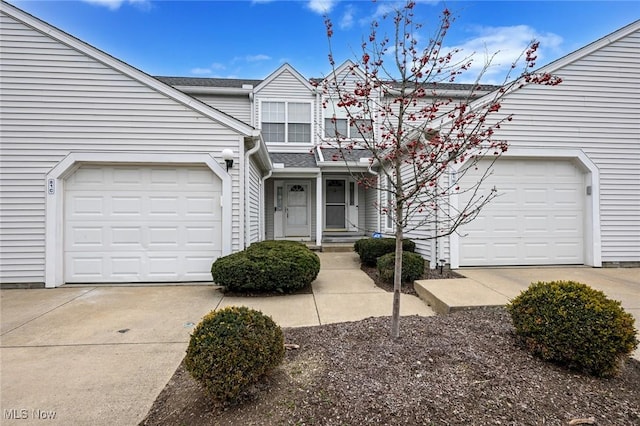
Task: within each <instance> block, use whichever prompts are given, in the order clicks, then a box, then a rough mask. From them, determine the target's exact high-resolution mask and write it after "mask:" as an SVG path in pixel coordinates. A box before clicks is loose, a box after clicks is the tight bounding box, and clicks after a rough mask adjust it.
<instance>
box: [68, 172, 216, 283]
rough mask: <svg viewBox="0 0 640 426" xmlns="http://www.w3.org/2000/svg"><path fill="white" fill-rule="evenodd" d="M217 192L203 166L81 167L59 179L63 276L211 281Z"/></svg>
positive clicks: (71, 280) (75, 279)
mask: <svg viewBox="0 0 640 426" xmlns="http://www.w3.org/2000/svg"><path fill="white" fill-rule="evenodd" d="M221 195H222V185H221V181H220V179H219V178H218V177H217V176H215V175H214V174H213V173H212V172H211V171H210V170H209V169H208V168H206V167H196V166H190V167H185V166H176V167H169V166H166V167H165V166H100V165H90V166H89V165H87V166H83V167H81V168H79V169H78V170H77V171H76V172H75V173H74V174H73V175H72V176H71V177H70V178H69V179H68V180H67V181H66V184H65V200H64V209H65V213H64V217H65V224H64V230H65V231H64V241H65V242H64V251H65V252H64V271H65V273H64V275H65V282H67V283H78V282H81V283H88V282H90V283H99V282H169V281H205V280H206V281H210V280H211V274H210V272H209V271H210V268H211V263H212V262H213V260H214V259H216V258H217V257H219V256H220V255H221V235H222V234H221V226H222V221H221V216H222V210H221V206H220V197H221Z"/></svg>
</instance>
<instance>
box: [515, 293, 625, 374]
mask: <svg viewBox="0 0 640 426" xmlns="http://www.w3.org/2000/svg"><path fill="white" fill-rule="evenodd" d="M507 309H508V311H509V313H510V314H511V318H512V320H513V325H514V327H515V330H516V334H517V335H518V336H519V339H520V341H521V343H522V344H523V345H524V347H525V348H527V349H528V350H530V351H531V352H532V353H533V354H535V355H537V356H539V357H540V358H542V359H544V360H547V361H553V362H556V363H558V364H561V365H565V366H567V367H569V368H572V369H576V370H580V371H583V372H586V373H589V374H592V375H594V376H600V377H606V376H612V375H615V374H616V373H617V372H618V371H619V368H620V366H621V364H622V361H623V360H624V359H626V358H627V356H628V355H629V354H630V353H631V352H633V350H634V349H635V348H636V347H637V346H638V340H637V338H636V330H635V328H634V326H633V321H634V320H633V317H632V316H631V314H629V313H627V312H625V311H624V309H623V308H622V307H621V305H620V302H618V301H615V300H611V299H609V298H607V297H606V295H605V294H604V293H603V292H601V291H597V290H594V289H592V288H591V287H589V286H587V285H585V284H581V283H577V282H574V281H553V282H538V283H534V284H532V285H531V286H530V287H529V288H528V289H527V290H525V291H523V292H522V293H521V294H520V295H519V296H518V297H516V298H515V299H513V300H512V301H511V303H510V304H508V305H507Z"/></svg>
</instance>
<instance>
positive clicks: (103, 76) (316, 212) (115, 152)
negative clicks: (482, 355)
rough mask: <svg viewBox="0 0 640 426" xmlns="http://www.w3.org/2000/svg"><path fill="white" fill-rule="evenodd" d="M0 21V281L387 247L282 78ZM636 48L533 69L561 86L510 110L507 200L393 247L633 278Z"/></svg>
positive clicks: (356, 161) (122, 278) (326, 109)
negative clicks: (303, 245) (167, 69)
mask: <svg viewBox="0 0 640 426" xmlns="http://www.w3.org/2000/svg"><path fill="white" fill-rule="evenodd" d="M0 11H1V14H0V19H1V20H0V51H1V55H2V60H1V61H0V99H1V103H0V113H1V120H2V123H1V129H0V137H1V139H2V140H1V143H2V147H1V149H2V151H1V154H2V155H1V158H0V161H1V170H0V173H1V175H0V178H1V182H0V191H1V192H0V201H1V203H0V208H1V209H2V229H1V231H2V232H1V233H0V238H1V240H0V250H1V258H0V265H1V270H0V283H1V284H3V285H43V284H44V285H45V286H46V287H56V286H59V285H62V284H64V283H108V282H176V281H185V282H188V281H208V280H210V274H209V268H210V265H211V262H212V261H213V260H214V259H215V258H217V257H219V256H222V255H226V254H229V253H232V252H235V251H238V250H242V249H243V248H245V247H247V246H248V245H250V244H251V243H253V242H255V241H259V240H263V239H294V240H299V241H305V242H308V243H310V244H313V245H316V246H322V245H324V244H326V243H327V242H331V241H352V240H353V239H356V238H359V237H361V236H363V235H370V234H371V233H373V232H383V233H385V232H386V233H389V232H391V231H392V228H390V227H389V226H388V224H387V221H386V218H385V217H384V216H383V215H381V214H380V212H379V211H378V208H377V205H379V204H380V203H381V198H380V197H381V195H380V194H379V193H378V192H377V191H375V190H365V189H364V188H363V187H361V186H359V185H357V184H356V179H355V178H354V172H355V173H356V174H357V173H361V174H373V175H375V172H376V171H375V170H373V169H371V167H370V161H369V155H368V154H367V152H366V151H353V152H350V153H349V154H348V155H346V156H347V158H346V161H345V159H343V158H341V155H345V154H341V153H340V152H338V151H337V150H336V149H335V147H333V146H332V144H331V143H330V138H331V131H330V129H331V128H332V127H333V128H334V130H335V129H336V128H338V127H339V128H340V131H341V132H343V133H350V132H352V129H351V128H350V126H348V124H347V120H346V117H345V116H344V115H341V112H340V110H339V109H337V108H334V107H333V106H332V105H333V104H332V101H331V97H330V95H327V94H326V93H324V94H323V93H322V91H320V90H318V88H317V86H316V85H314V84H312V81H313V80H309V79H308V78H305V77H303V76H302V75H300V73H299V72H298V71H296V70H295V69H294V68H293V67H291V66H290V65H289V64H283V65H282V66H280V67H279V68H278V69H277V70H275V71H274V72H273V73H272V74H271V75H269V76H267V77H266V78H265V79H263V80H255V79H254V80H248V79H245V80H241V79H215V78H188V77H152V76H149V75H147V74H145V73H144V72H142V71H140V70H137V69H135V68H133V67H131V66H129V65H128V64H126V63H123V62H122V61H119V60H118V59H116V58H114V57H112V56H110V55H108V54H107V53H105V52H102V51H100V50H98V49H96V48H94V47H92V46H90V45H88V44H86V43H84V42H82V41H81V40H78V39H76V38H74V37H73V36H71V35H69V34H66V33H64V32H62V31H60V30H58V29H56V28H54V27H52V26H51V25H49V24H47V23H45V22H43V21H41V20H39V19H37V18H35V17H33V16H31V15H29V14H27V13H25V12H23V11H21V10H20V9H18V8H16V7H14V6H12V5H9V4H7V3H4V2H2V3H0ZM638 48H640V21H638V22H635V23H633V24H631V25H629V26H627V27H625V28H622V29H621V30H619V31H617V32H615V33H613V34H611V35H609V36H607V37H605V38H603V39H602V40H599V41H597V42H595V43H593V44H591V45H589V46H586V47H585V48H583V49H580V50H578V51H576V52H574V53H572V54H571V55H568V56H566V57H565V58H562V59H560V60H558V61H556V62H554V63H552V64H550V65H548V66H547V67H545V68H544V69H543V70H544V71H548V72H553V73H555V74H558V75H560V76H561V77H562V78H563V80H564V83H563V84H561V85H560V86H557V87H552V88H549V87H536V86H524V87H522V88H520V89H518V90H514V91H513V92H511V93H509V94H508V95H507V96H506V98H505V102H504V103H503V109H504V110H506V111H507V113H509V112H513V113H514V114H515V115H516V117H517V118H518V119H517V120H514V121H513V122H512V123H510V124H509V126H503V131H504V134H502V135H501V137H504V138H506V139H508V140H509V141H510V142H511V148H510V149H509V151H508V152H507V154H505V156H504V158H502V159H501V160H500V161H499V162H498V163H497V164H496V167H495V173H494V175H493V176H492V178H491V179H493V180H490V181H488V182H487V183H488V184H489V185H491V186H493V184H494V183H496V182H497V183H499V184H500V185H499V186H502V188H501V190H502V191H503V192H504V194H505V195H504V196H503V197H500V198H498V199H497V200H496V202H495V203H493V204H492V205H489V206H488V207H487V208H486V209H485V210H484V211H483V213H482V215H481V216H480V217H479V218H478V219H477V220H476V221H474V222H472V223H470V224H469V225H468V226H466V227H465V228H464V229H462V230H461V232H459V233H458V234H454V235H451V236H450V237H447V238H440V239H435V240H424V239H422V238H423V237H428V236H429V235H430V233H431V232H432V230H431V229H428V228H425V229H421V230H420V231H416V232H414V233H413V234H412V235H409V237H413V238H415V239H416V241H417V243H418V244H417V245H418V251H419V252H420V253H421V254H422V255H423V256H425V257H426V258H427V259H429V260H431V264H432V265H435V264H437V262H438V261H439V259H446V261H447V262H448V263H450V265H451V266H452V267H454V268H456V267H459V266H486V265H492V266H493V265H496V266H502V265H546V264H585V265H590V266H602V265H605V266H606V265H616V264H620V265H637V264H638V262H640V217H639V216H640V215H639V214H638V213H639V209H640V170H639V167H638V166H640V163H639V159H640V139H639V134H640V131H639V130H640V129H639V127H638V123H640V117H639V115H640V114H639V111H640V107H639V106H638V103H637V99H640V93H639V91H640V88H639V86H638V83H637V80H638V74H639V71H640V62H639V61H638V57H637V55H635V52H637V50H638ZM348 69H349V63H345V64H343V65H342V66H341V67H338V68H337V69H336V70H335V72H336V73H344V72H347V70H348ZM356 77H357V76H356ZM447 89H448V92H449V95H452V96H456V95H457V94H466V93H467V90H466V89H467V87H465V86H459V85H451V86H450V87H448V88H447ZM481 89H482V90H481V92H480V94H483V93H489V92H490V91H491V90H493V89H495V87H491V86H487V87H483V88H481ZM381 96H382V95H381ZM478 102H483V98H480V99H478ZM327 105H328V106H327ZM470 178H471V177H470ZM452 201H453V202H463V201H464V200H462V199H460V200H458V199H456V198H455V197H454V199H453V200H452Z"/></svg>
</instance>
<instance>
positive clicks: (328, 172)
mask: <svg viewBox="0 0 640 426" xmlns="http://www.w3.org/2000/svg"><path fill="white" fill-rule="evenodd" d="M352 65H353V64H352V62H350V61H346V62H345V63H343V64H342V65H341V66H339V67H337V68H336V69H335V71H333V73H335V75H336V78H337V79H339V80H342V79H344V80H349V79H353V77H352V76H351V74H352V73H353V72H354V70H353V67H352ZM356 71H357V70H356ZM331 77H332V74H330V75H329V76H328V77H327V78H331ZM157 78H158V80H160V81H162V82H164V83H166V84H169V85H171V86H173V87H174V88H176V89H179V90H181V91H183V92H185V93H187V94H189V95H191V96H194V97H195V98H197V99H199V100H201V101H202V102H205V103H207V104H209V105H211V106H212V107H215V108H217V109H220V110H222V111H224V112H226V113H228V114H230V115H234V116H236V117H242V119H243V120H244V121H245V122H247V123H248V124H250V125H251V126H253V127H256V128H259V129H261V131H262V136H263V138H264V141H265V144H266V146H267V147H268V149H269V153H270V155H271V160H272V163H273V167H274V168H273V170H272V172H270V175H269V177H268V178H267V179H266V180H265V181H264V193H265V199H264V201H265V207H266V208H265V212H266V215H265V225H264V235H263V237H264V238H266V239H294V240H299V241H306V242H311V243H313V244H315V245H316V246H321V245H322V244H323V243H327V242H333V241H340V242H345V241H354V240H355V239H357V238H361V237H362V236H364V235H371V234H372V233H374V232H378V231H380V229H381V221H382V222H384V220H383V218H382V217H381V215H380V213H379V211H378V208H377V207H376V205H378V204H379V199H378V198H379V194H378V193H377V191H375V190H367V189H365V188H363V187H362V186H361V185H358V184H357V180H358V179H357V178H358V175H360V174H364V175H368V174H375V171H374V170H371V168H370V163H371V162H370V161H369V160H370V157H371V154H370V153H369V152H368V151H366V150H357V149H356V150H352V151H349V152H346V151H340V150H339V149H338V148H337V147H336V143H335V131H336V130H339V132H340V133H342V134H345V135H346V136H347V137H348V138H354V139H356V138H357V135H356V134H355V133H356V130H355V129H354V127H353V126H349V125H348V119H347V116H346V114H345V112H344V110H343V109H341V108H338V107H336V106H335V98H332V96H331V94H330V93H323V90H322V88H321V87H318V83H320V82H321V80H320V79H312V80H310V79H307V78H305V77H303V76H302V75H300V73H298V72H297V71H296V70H295V69H294V68H293V67H291V66H290V65H289V64H284V65H282V66H281V67H279V68H278V69H277V70H276V71H274V72H273V73H272V74H271V75H269V76H268V77H267V78H266V79H264V80H227V79H215V78H183V77H157ZM310 81H313V82H314V83H315V84H310ZM442 86H446V88H447V90H446V95H447V96H452V97H456V96H459V97H460V96H467V95H468V86H467V85H456V84H448V85H444V84H443V85H442ZM497 88H498V86H490V85H487V86H482V87H480V88H479V90H478V93H479V94H485V93H488V92H490V91H492V90H495V89H497ZM442 92H443V93H445V91H444V89H443V90H442ZM378 96H383V95H382V94H378ZM343 155H344V156H345V157H347V158H346V159H345V158H343V157H342V156H343ZM345 160H346V161H345Z"/></svg>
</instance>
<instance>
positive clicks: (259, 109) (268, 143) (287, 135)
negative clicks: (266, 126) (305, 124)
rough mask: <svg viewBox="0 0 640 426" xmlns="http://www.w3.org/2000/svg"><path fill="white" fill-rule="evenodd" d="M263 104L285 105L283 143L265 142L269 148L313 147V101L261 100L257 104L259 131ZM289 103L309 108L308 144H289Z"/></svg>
mask: <svg viewBox="0 0 640 426" xmlns="http://www.w3.org/2000/svg"><path fill="white" fill-rule="evenodd" d="M264 102H284V103H285V129H284V130H285V131H284V142H266V141H265V143H266V144H267V145H269V146H283V147H285V146H313V145H314V137H313V133H314V130H313V117H315V105H314V101H313V100H306V99H284V98H263V99H260V102H258V117H257V118H258V120H257V123H258V126H259V129H261V130H262V104H263V103H264ZM290 103H294V104H309V105H310V106H311V113H310V115H309V126H310V140H309V142H289V141H288V139H289V128H288V125H289V121H288V119H289V105H288V104H290Z"/></svg>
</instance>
